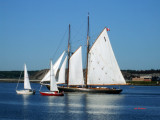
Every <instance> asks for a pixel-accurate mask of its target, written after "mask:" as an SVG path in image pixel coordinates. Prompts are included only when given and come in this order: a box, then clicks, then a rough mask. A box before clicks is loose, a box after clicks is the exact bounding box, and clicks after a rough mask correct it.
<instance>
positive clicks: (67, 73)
mask: <svg viewBox="0 0 160 120" xmlns="http://www.w3.org/2000/svg"><path fill="white" fill-rule="evenodd" d="M69 59H70V24H69V33H68V71H67V87H68V82H69Z"/></svg>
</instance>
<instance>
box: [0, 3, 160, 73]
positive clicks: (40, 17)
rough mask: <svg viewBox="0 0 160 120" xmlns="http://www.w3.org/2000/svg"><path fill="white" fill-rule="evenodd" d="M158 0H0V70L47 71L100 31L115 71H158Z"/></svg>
mask: <svg viewBox="0 0 160 120" xmlns="http://www.w3.org/2000/svg"><path fill="white" fill-rule="evenodd" d="M159 6H160V1H159V0H47V1H45V0H34V1H33V0H0V70H22V69H23V64H24V63H26V64H27V66H28V69H29V70H40V69H45V68H48V67H49V61H50V59H53V61H55V60H56V59H57V58H58V56H59V55H60V54H61V53H62V52H63V50H64V49H66V48H67V39H68V25H69V24H71V45H72V51H74V50H76V49H77V48H78V46H79V45H82V46H83V47H85V44H86V34H87V33H86V32H87V14H88V12H89V13H90V36H91V43H93V42H94V40H95V39H96V38H97V37H98V35H99V33H100V32H101V31H102V30H103V28H104V27H109V28H110V29H111V31H110V32H109V37H110V41H111V44H112V47H113V50H114V53H115V56H116V59H117V61H118V63H119V66H120V68H121V69H134V70H145V69H160V54H159V51H160V47H159V46H160V7H159Z"/></svg>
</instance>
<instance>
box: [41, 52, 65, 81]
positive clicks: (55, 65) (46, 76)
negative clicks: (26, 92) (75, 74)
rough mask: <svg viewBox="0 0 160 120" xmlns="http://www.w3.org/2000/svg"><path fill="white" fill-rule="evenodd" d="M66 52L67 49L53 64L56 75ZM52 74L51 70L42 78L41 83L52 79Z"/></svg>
mask: <svg viewBox="0 0 160 120" xmlns="http://www.w3.org/2000/svg"><path fill="white" fill-rule="evenodd" d="M64 54H65V51H64V52H63V53H62V54H61V56H60V57H59V58H58V60H57V61H56V63H55V64H54V65H53V71H54V76H56V74H57V70H58V68H59V66H60V63H61V61H62V58H63V56H64ZM50 74H51V73H50V70H49V71H48V73H47V74H46V75H45V76H44V78H43V79H42V80H41V82H40V83H43V82H45V81H50Z"/></svg>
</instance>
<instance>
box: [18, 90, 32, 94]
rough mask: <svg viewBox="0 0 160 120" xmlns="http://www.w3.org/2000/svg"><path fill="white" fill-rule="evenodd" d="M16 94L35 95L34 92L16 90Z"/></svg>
mask: <svg viewBox="0 0 160 120" xmlns="http://www.w3.org/2000/svg"><path fill="white" fill-rule="evenodd" d="M16 93H17V94H23V95H33V94H35V90H16Z"/></svg>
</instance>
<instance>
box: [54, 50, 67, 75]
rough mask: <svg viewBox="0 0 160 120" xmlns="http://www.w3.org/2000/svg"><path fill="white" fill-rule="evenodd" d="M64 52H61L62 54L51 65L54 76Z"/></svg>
mask: <svg viewBox="0 0 160 120" xmlns="http://www.w3.org/2000/svg"><path fill="white" fill-rule="evenodd" d="M64 54H65V51H64V52H63V53H62V55H61V56H60V57H59V58H58V60H57V61H56V62H55V64H54V65H53V71H54V76H56V74H57V70H58V68H59V65H60V63H61V61H62V58H63V56H64Z"/></svg>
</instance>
